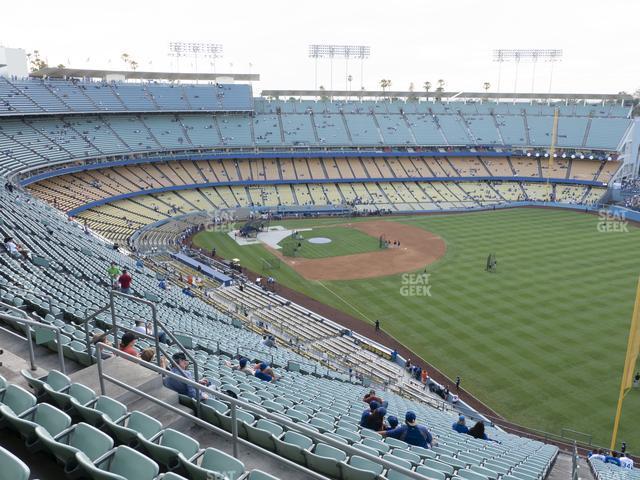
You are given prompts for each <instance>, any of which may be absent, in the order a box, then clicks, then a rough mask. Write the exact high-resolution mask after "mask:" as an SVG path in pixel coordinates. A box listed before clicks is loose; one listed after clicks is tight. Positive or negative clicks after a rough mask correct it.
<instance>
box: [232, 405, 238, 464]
mask: <svg viewBox="0 0 640 480" xmlns="http://www.w3.org/2000/svg"><path fill="white" fill-rule="evenodd" d="M236 411H237V407H236V402H231V435H232V439H233V458H238V421H237V415H236Z"/></svg>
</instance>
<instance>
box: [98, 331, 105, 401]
mask: <svg viewBox="0 0 640 480" xmlns="http://www.w3.org/2000/svg"><path fill="white" fill-rule="evenodd" d="M96 353H97V355H96V359H97V361H98V380H99V381H100V393H101V394H102V395H105V391H106V389H105V386H104V376H103V372H102V343H98V344H97V345H96Z"/></svg>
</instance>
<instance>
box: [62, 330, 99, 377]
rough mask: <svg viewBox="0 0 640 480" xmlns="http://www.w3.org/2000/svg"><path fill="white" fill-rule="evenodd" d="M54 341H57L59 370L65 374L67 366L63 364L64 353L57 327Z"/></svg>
mask: <svg viewBox="0 0 640 480" xmlns="http://www.w3.org/2000/svg"><path fill="white" fill-rule="evenodd" d="M56 341H57V342H58V363H60V371H61V372H62V373H63V374H65V375H66V374H67V368H66V367H65V364H64V353H63V352H62V334H61V333H60V329H59V328H57V329H56ZM89 352H91V351H89Z"/></svg>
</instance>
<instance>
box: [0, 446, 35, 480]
mask: <svg viewBox="0 0 640 480" xmlns="http://www.w3.org/2000/svg"><path fill="white" fill-rule="evenodd" d="M0 472H2V474H3V478H7V479H10V480H29V476H30V475H31V471H30V470H29V467H27V466H26V465H25V464H24V462H22V460H20V459H19V458H18V457H16V456H15V455H14V454H13V453H11V452H10V451H9V450H6V449H4V448H2V447H0Z"/></svg>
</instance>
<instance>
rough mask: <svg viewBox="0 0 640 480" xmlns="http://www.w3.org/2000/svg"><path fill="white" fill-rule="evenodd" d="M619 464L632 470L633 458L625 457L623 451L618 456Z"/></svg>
mask: <svg viewBox="0 0 640 480" xmlns="http://www.w3.org/2000/svg"><path fill="white" fill-rule="evenodd" d="M620 466H621V467H622V468H627V469H629V470H633V460H631V459H630V458H629V457H627V456H626V455H625V454H624V453H623V454H622V456H621V457H620Z"/></svg>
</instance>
